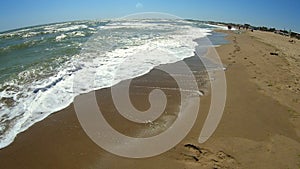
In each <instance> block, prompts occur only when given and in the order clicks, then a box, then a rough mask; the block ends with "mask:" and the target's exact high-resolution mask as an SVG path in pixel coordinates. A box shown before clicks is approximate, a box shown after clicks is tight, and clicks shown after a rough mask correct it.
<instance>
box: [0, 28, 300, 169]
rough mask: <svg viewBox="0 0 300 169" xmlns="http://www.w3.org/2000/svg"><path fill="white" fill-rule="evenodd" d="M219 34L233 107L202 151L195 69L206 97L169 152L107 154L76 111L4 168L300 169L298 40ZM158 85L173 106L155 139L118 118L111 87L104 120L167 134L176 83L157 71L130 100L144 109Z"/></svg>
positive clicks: (25, 141)
mask: <svg viewBox="0 0 300 169" xmlns="http://www.w3.org/2000/svg"><path fill="white" fill-rule="evenodd" d="M221 32H224V33H227V34H228V37H227V39H228V40H229V42H230V43H229V44H226V45H222V46H220V47H217V48H216V50H217V52H218V54H219V56H220V58H221V59H222V62H223V63H224V65H225V66H226V68H227V70H226V72H225V73H226V81H227V100H226V106H225V111H224V114H223V117H222V119H221V122H220V124H219V126H218V128H217V129H216V131H215V133H214V134H213V136H212V137H211V138H210V139H209V140H208V141H207V142H205V143H204V144H199V143H197V139H198V137H199V134H200V131H201V128H202V125H203V123H204V120H205V118H206V115H207V111H208V109H209V105H210V92H209V90H206V86H207V85H209V84H207V82H208V81H207V76H206V74H204V73H202V72H200V71H199V70H195V72H196V73H195V74H196V75H197V76H198V78H199V79H201V80H199V81H198V82H199V83H198V85H199V87H200V88H201V90H203V91H204V93H205V95H204V96H203V97H201V104H200V110H199V114H198V118H197V120H196V123H195V125H194V126H193V128H192V130H191V131H190V133H189V134H188V135H187V136H186V137H185V138H184V139H183V140H182V141H181V142H180V144H178V145H177V146H175V147H174V148H172V149H171V150H169V151H167V152H165V153H163V154H161V155H159V156H155V157H151V158H145V159H128V158H122V157H118V156H115V155H113V154H111V153H108V152H106V151H105V150H103V149H101V148H100V147H99V146H97V145H96V144H95V143H93V141H92V140H90V139H89V137H88V136H87V135H86V133H85V132H84V131H83V129H82V128H81V126H80V123H79V122H78V119H77V116H76V113H75V110H74V105H73V104H71V105H70V106H68V107H67V108H66V109H64V110H62V111H59V112H57V113H55V114H52V115H50V116H49V117H47V118H46V119H45V120H43V121H41V122H39V123H37V124H35V125H33V126H32V127H31V128H29V129H28V130H26V131H25V132H23V133H21V134H19V135H18V136H17V137H16V139H15V141H14V142H13V143H12V144H11V145H9V146H8V147H6V148H3V149H1V150H0V168H3V169H5V168H10V169H18V168H30V169H34V168H45V169H47V168H49V169H50V168H56V169H59V168H64V169H66V168H73V169H75V168H91V169H94V168H101V169H102V168H103V169H106V168H109V169H115V168H146V169H147V168H149V169H150V168H178V169H194V168H204V169H206V168H207V169H212V168H215V169H218V168H220V169H223V168H228V169H230V168H243V169H244V168H248V169H252V168H261V169H266V168H270V169H287V168H295V169H296V168H300V55H299V54H300V41H299V40H295V41H296V43H290V42H289V39H290V38H288V37H284V36H281V35H277V34H274V33H267V32H260V31H254V32H250V31H240V32H239V31H221ZM271 53H273V54H271ZM274 53H275V54H274ZM209 54H210V53H209V52H208V55H209ZM185 61H186V63H188V64H189V65H191V66H192V67H193V65H194V66H195V67H197V65H198V64H200V62H199V60H197V59H196V57H192V58H188V59H186V60H185ZM166 66H176V63H175V64H168V65H166ZM118 86H119V87H122V83H120V84H118ZM153 86H157V87H160V88H162V90H163V91H164V92H165V93H166V94H167V98H168V104H167V107H166V113H165V114H164V115H163V116H161V117H160V118H159V119H158V120H157V121H156V122H157V123H154V125H153V126H151V129H152V130H150V132H149V131H148V130H147V129H149V126H147V125H142V124H140V125H137V124H134V123H132V122H130V121H128V120H126V119H124V118H123V117H122V116H120V115H119V114H118V112H117V110H116V108H115V107H114V105H113V104H112V100H111V94H110V89H109V88H107V89H101V90H98V91H96V96H97V101H98V104H99V105H100V108H101V110H103V112H104V116H105V118H106V120H107V121H108V122H109V123H110V124H111V125H112V126H113V127H114V128H115V129H116V130H118V131H120V132H122V133H126V135H129V136H135V137H144V136H153V135H156V134H157V133H160V132H162V131H164V130H165V129H166V128H168V125H169V123H168V124H167V125H165V126H164V127H161V126H160V124H162V123H163V122H162V121H165V120H166V119H167V121H168V122H172V120H174V119H175V118H176V113H174V112H176V111H178V104H179V103H180V97H179V91H178V90H169V89H170V88H173V89H174V88H175V89H176V88H177V86H176V83H175V82H174V79H172V78H170V77H168V76H167V75H165V74H164V73H162V72H161V71H160V70H157V69H154V70H152V71H151V72H149V73H148V74H146V75H144V76H142V77H138V78H135V79H134V81H133V83H132V86H131V88H130V96H131V100H132V102H133V103H134V105H135V106H136V108H137V109H139V110H146V109H147V108H148V107H149V102H148V100H147V99H148V94H149V92H150V91H151V90H152V89H153V88H151V87H153ZM164 88H166V89H164ZM79 97H81V96H79ZM146 130H147V131H148V132H143V131H146Z"/></svg>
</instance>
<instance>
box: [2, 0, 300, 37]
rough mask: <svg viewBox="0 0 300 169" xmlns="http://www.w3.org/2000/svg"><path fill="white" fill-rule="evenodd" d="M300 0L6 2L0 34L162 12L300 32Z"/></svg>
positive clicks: (55, 0) (36, 0)
mask: <svg viewBox="0 0 300 169" xmlns="http://www.w3.org/2000/svg"><path fill="white" fill-rule="evenodd" d="M299 9H300V0H251V1H250V0H139V1H136V0H106V1H102V0H7V1H2V2H0V31H4V30H9V29H14V28H20V27H25V26H31V25H39V24H46V23H52V22H61V21H70V20H83V19H103V18H116V17H122V16H125V15H128V14H132V13H137V12H164V13H170V14H173V15H177V16H179V17H182V18H192V19H199V20H214V21H224V22H235V23H250V24H252V25H256V26H260V25H261V26H263V25H264V26H268V27H276V28H279V29H286V30H289V29H292V30H293V31H297V32H300V22H299V21H300V19H299V18H300V12H299Z"/></svg>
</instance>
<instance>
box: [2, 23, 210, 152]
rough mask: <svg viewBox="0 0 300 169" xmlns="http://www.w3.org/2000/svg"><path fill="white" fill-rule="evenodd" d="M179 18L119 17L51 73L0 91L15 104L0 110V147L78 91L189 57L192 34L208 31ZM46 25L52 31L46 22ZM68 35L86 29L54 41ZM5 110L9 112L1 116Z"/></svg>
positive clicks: (59, 107) (101, 86)
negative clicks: (156, 21) (145, 19)
mask: <svg viewBox="0 0 300 169" xmlns="http://www.w3.org/2000/svg"><path fill="white" fill-rule="evenodd" d="M180 23H181V25H177V24H176V23H172V22H167V23H165V24H164V23H163V22H159V23H155V22H148V21H144V22H139V21H124V20H122V21H116V22H115V23H111V24H108V25H106V26H102V27H101V29H100V32H99V33H97V34H95V35H94V37H92V38H91V40H90V41H88V42H87V43H86V45H84V46H83V49H82V52H81V53H80V54H78V55H74V56H73V57H72V58H70V59H69V61H67V62H66V63H64V65H62V66H61V67H60V68H57V69H53V71H54V72H58V73H55V75H54V76H51V77H50V78H46V79H40V80H36V81H33V82H31V83H28V84H23V85H21V86H17V85H16V88H19V89H21V90H20V91H15V92H14V91H11V92H8V91H5V90H4V91H2V92H0V97H2V98H14V100H15V101H16V102H15V103H14V105H13V106H11V107H5V108H4V109H1V111H0V120H1V119H2V121H0V122H1V124H4V123H5V124H6V126H3V125H0V133H2V135H1V136H0V148H3V147H6V146H7V145H9V144H10V143H11V142H12V141H13V140H14V138H15V137H16V135H17V134H18V133H20V132H22V131H24V130H26V129H27V128H28V127H30V126H32V125H33V124H34V123H36V122H38V121H41V120H43V119H44V118H46V117H47V116H48V115H50V114H51V113H53V112H56V111H59V110H61V109H63V108H65V107H67V106H68V105H69V104H70V103H71V102H72V101H73V99H74V97H75V96H77V95H79V94H81V93H86V92H89V91H92V90H96V89H101V88H105V87H110V86H112V85H114V84H116V83H118V82H120V81H122V80H125V79H130V78H133V77H137V76H140V75H143V74H145V73H147V72H149V71H150V70H151V69H153V68H154V67H155V66H158V65H160V64H166V63H173V62H176V61H179V60H182V59H184V58H187V57H190V56H193V55H194V50H195V47H196V45H197V43H196V42H195V41H194V39H196V38H200V37H205V36H207V35H209V32H210V31H211V30H207V29H202V28H196V27H193V26H190V25H188V24H187V23H188V22H186V21H184V22H180ZM60 26H61V25H60ZM64 26H66V25H64ZM83 28H87V26H86V25H73V26H68V27H63V28H59V29H56V30H57V31H61V32H67V31H71V30H73V31H74V30H78V29H83ZM113 29H118V31H114V30H113ZM47 30H48V31H51V28H50V26H49V27H48V28H47ZM137 30H138V31H140V32H137ZM137 33H138V35H139V36H136V34H137ZM71 35H73V36H84V33H83V32H80V31H77V32H72V33H63V34H61V35H59V36H57V37H56V40H57V41H60V40H62V39H63V38H66V36H71ZM104 35H105V36H104ZM98 42H99V43H98ZM107 44H108V46H107ZM141 54H142V55H143V57H141ZM24 75H25V76H26V72H25V74H24ZM24 75H22V76H24ZM86 82H94V83H86ZM12 83H13V82H12ZM4 85H5V84H4ZM6 85H8V84H6ZM10 85H12V86H13V85H15V84H10ZM7 115H9V117H6V118H4V116H7Z"/></svg>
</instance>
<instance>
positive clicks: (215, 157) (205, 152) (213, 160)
mask: <svg viewBox="0 0 300 169" xmlns="http://www.w3.org/2000/svg"><path fill="white" fill-rule="evenodd" d="M181 154H182V158H183V159H184V160H185V161H186V162H188V163H191V164H194V165H195V166H197V167H201V168H213V169H221V168H222V169H223V168H225V169H226V168H228V169H229V168H230V169H231V168H239V164H238V162H237V161H236V160H235V159H234V157H232V156H231V155H229V154H227V153H225V152H224V151H217V152H213V151H211V150H209V149H205V148H200V147H199V146H197V145H194V144H190V143H187V144H185V145H184V151H183V152H182V153H181Z"/></svg>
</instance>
